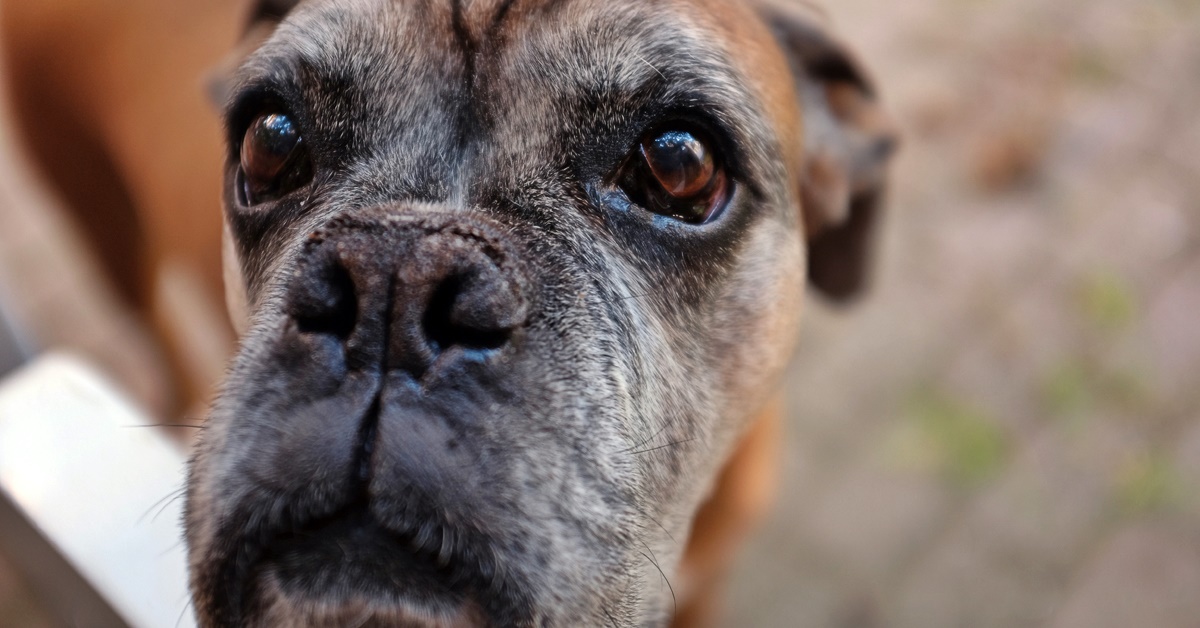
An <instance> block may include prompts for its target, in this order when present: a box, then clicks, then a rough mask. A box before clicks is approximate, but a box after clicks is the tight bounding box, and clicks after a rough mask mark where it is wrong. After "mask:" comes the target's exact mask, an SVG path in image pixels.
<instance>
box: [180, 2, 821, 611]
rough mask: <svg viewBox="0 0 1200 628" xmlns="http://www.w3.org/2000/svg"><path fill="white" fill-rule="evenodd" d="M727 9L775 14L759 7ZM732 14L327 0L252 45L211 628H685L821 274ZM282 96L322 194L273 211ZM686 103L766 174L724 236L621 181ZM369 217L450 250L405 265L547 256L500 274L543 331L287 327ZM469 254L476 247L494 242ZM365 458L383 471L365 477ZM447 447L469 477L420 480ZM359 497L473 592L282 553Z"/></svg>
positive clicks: (195, 476) (201, 485)
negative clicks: (751, 425) (272, 160)
mask: <svg viewBox="0 0 1200 628" xmlns="http://www.w3.org/2000/svg"><path fill="white" fill-rule="evenodd" d="M286 4H287V3H281V2H271V3H269V7H268V10H264V11H263V12H261V13H262V15H265V16H267V17H269V18H271V19H277V18H279V17H280V16H282V15H284V13H285V12H286V11H285V9H286V7H285V5H286ZM711 4H712V5H713V6H721V7H723V9H722V10H723V11H725V12H726V14H728V15H736V16H738V19H744V20H753V19H758V18H757V17H756V15H755V13H754V12H753V11H752V10H751V9H748V8H746V7H745V6H742V3H740V2H737V1H736V0H728V1H727V2H725V1H720V2H714V3H711ZM708 6H709V4H708V3H703V4H702V3H699V2H644V1H642V0H623V1H616V2H614V1H610V0H604V1H599V0H594V1H588V0H557V1H556V0H546V1H544V2H536V1H532V0H530V1H517V2H512V1H509V2H487V1H484V0H452V1H447V0H411V1H400V0H349V1H340V2H335V1H333V0H311V1H306V2H302V3H300V4H299V6H296V7H295V8H293V9H292V10H291V11H290V12H288V13H286V17H285V18H283V19H282V21H281V22H280V24H279V26H278V28H277V29H275V31H274V32H273V34H272V35H271V36H270V38H269V40H267V41H266V42H265V43H264V44H263V45H262V46H261V47H260V48H259V49H258V50H257V51H256V52H255V53H253V55H252V56H251V57H250V58H249V59H247V60H246V62H245V63H244V64H243V66H242V67H241V69H240V70H239V72H238V74H237V76H236V77H234V78H233V81H232V86H231V87H230V93H232V94H234V95H235V96H234V98H235V102H233V103H231V105H230V113H229V116H230V118H229V119H230V135H231V137H230V142H231V146H232V148H231V158H230V167H229V168H230V170H229V173H230V174H229V179H230V182H229V184H228V185H227V189H226V217H227V222H228V224H229V226H230V230H231V232H232V234H233V238H234V243H235V249H236V254H237V259H238V261H239V264H240V267H241V269H242V272H243V277H242V278H243V280H244V282H245V286H246V292H247V294H246V295H245V296H246V297H247V302H248V303H249V304H250V312H251V318H250V327H249V329H248V331H247V333H246V334H245V336H244V338H243V344H242V348H241V351H240V353H239V355H238V356H237V358H236V360H235V361H234V363H233V365H232V367H231V369H230V372H229V375H228V378H227V381H226V383H225V385H224V387H223V390H222V392H221V395H220V397H219V399H218V401H217V402H216V404H215V406H214V408H213V410H212V414H211V418H210V419H209V422H208V427H207V429H206V430H205V431H204V436H203V439H202V442H201V445H200V447H199V449H198V451H197V453H196V455H195V457H194V459H193V462H192V466H191V473H190V476H189V485H188V501H187V509H186V510H187V514H186V525H187V541H188V548H189V552H190V557H191V568H192V582H193V593H194V602H195V606H196V609H197V612H198V616H199V618H200V621H201V623H202V624H203V625H206V626H229V625H296V626H299V625H313V626H316V625H343V624H346V623H354V622H358V621H361V623H360V624H359V625H418V624H419V625H426V624H425V623H422V622H427V623H429V625H460V624H472V623H476V622H483V623H490V624H494V625H554V626H581V625H613V624H617V625H622V626H626V625H629V626H633V625H661V624H663V623H664V622H665V621H666V620H667V619H669V617H670V615H671V613H672V610H673V609H672V593H671V591H670V589H669V584H668V583H667V582H665V581H664V579H668V580H669V579H670V577H671V576H672V575H673V574H674V570H675V567H676V564H677V562H678V560H679V558H680V555H681V553H682V551H683V542H684V540H685V539H686V538H687V536H688V530H689V525H690V521H691V518H692V516H693V514H694V513H695V511H696V509H697V507H698V506H699V504H700V503H701V501H702V500H703V499H704V497H705V495H706V493H707V491H708V490H709V488H710V485H711V483H712V481H713V478H714V476H715V474H716V472H717V471H718V470H719V469H720V467H721V465H722V463H723V462H724V461H725V459H726V458H727V456H728V454H729V452H730V451H731V449H732V447H733V446H734V444H735V443H736V440H737V437H738V435H739V434H741V433H742V431H743V429H744V428H745V427H746V425H747V421H748V420H749V419H750V418H751V417H752V416H753V415H754V413H755V412H756V411H758V409H759V407H760V405H761V404H762V403H763V402H764V401H765V400H766V399H767V398H768V396H769V395H770V393H771V392H772V390H773V389H774V387H775V386H776V383H777V380H778V378H779V375H780V373H781V371H782V369H783V367H784V365H785V363H786V361H787V359H788V356H789V355H790V353H791V350H792V345H793V339H794V336H795V330H796V327H797V324H798V320H799V315H800V302H801V296H802V293H803V290H804V278H805V245H804V234H803V225H802V221H801V218H800V214H799V210H798V207H799V197H800V190H799V189H798V188H797V186H796V185H795V182H796V181H798V180H800V178H801V177H800V175H799V173H798V172H795V171H794V168H795V166H790V165H789V163H791V162H790V161H789V159H788V157H787V155H788V154H789V152H790V151H793V150H795V149H796V147H799V146H802V145H803V140H802V138H801V137H796V136H792V134H790V133H789V131H788V130H787V129H786V128H783V127H782V126H781V123H780V121H779V120H778V119H776V118H775V117H772V115H773V114H772V113H771V111H770V110H769V107H768V106H767V105H766V104H765V103H764V102H763V101H762V99H761V94H762V92H763V85H762V83H763V81H776V80H779V78H780V77H779V76H777V75H767V76H756V75H754V74H753V73H752V71H750V70H747V68H746V67H745V65H746V64H745V63H741V62H739V61H738V59H739V55H740V54H742V52H741V51H740V50H738V49H736V48H735V42H733V41H732V40H731V39H730V35H729V34H728V32H726V31H725V30H723V29H722V27H721V25H720V24H719V22H720V19H718V18H717V17H715V16H714V15H708V14H707V13H706V11H707V10H708V9H707V8H706V7H708ZM764 32H766V31H764ZM785 52H786V51H785ZM784 78H788V77H787V76H786V75H785V77H784ZM801 78H803V77H801ZM247 93H254V94H258V96H253V97H250V98H249V99H247V97H246V96H245V94H247ZM264 95H265V96H266V98H267V99H269V100H271V101H272V102H273V103H274V105H275V106H279V105H282V106H285V107H287V108H288V109H289V110H290V111H291V112H292V113H293V114H294V116H295V117H296V118H297V120H298V122H299V124H300V126H301V128H302V130H303V133H304V137H305V141H306V142H308V144H309V147H310V149H311V151H312V154H313V158H314V163H315V165H316V168H315V170H316V178H315V180H314V182H313V184H312V187H311V188H310V189H307V190H305V191H304V192H303V193H300V194H292V195H289V196H287V197H284V198H282V199H280V200H279V201H278V202H273V203H269V204H266V205H264V206H259V207H254V208H250V209H248V210H247V209H245V208H240V207H238V206H237V203H236V202H235V201H234V190H233V187H234V183H233V178H234V176H233V173H234V171H235V168H236V162H237V159H236V147H237V145H238V144H237V143H238V141H239V139H240V137H239V135H238V133H239V128H238V125H239V124H242V123H243V122H242V121H241V119H242V117H244V116H245V115H248V114H247V113H246V112H247V110H248V109H247V108H249V110H253V108H254V107H255V106H256V104H255V102H256V100H255V99H256V98H257V99H259V100H261V99H262V98H263V97H264ZM795 102H796V103H797V104H796V106H797V107H800V104H799V103H800V102H801V99H800V97H799V96H797V97H796V99H795ZM680 112H682V113H681V115H686V116H701V115H702V116H705V117H706V120H707V122H706V123H707V124H711V125H713V126H718V127H719V130H720V133H721V134H722V137H724V138H727V139H728V144H729V145H728V146H727V147H726V148H727V151H729V152H730V153H732V155H731V160H732V161H734V162H735V163H736V176H735V179H736V190H737V191H736V196H735V197H734V198H733V200H732V202H731V204H730V206H729V207H728V209H727V210H726V212H725V214H724V215H723V216H722V217H721V218H719V219H718V220H716V221H714V222H713V223H711V224H706V225H702V226H693V225H686V224H682V223H678V222H675V221H673V220H672V219H668V218H663V217H661V216H654V215H650V214H649V213H647V212H645V211H644V210H641V209H640V208H637V207H634V206H632V205H630V204H629V202H628V201H627V200H623V198H622V197H621V195H619V194H617V193H616V192H615V191H614V190H615V187H614V185H613V181H612V180H611V174H612V172H613V171H614V170H615V169H616V167H617V166H618V165H619V163H620V162H621V160H622V159H623V157H624V155H625V154H626V153H627V152H628V150H629V147H631V146H634V145H635V144H636V142H637V140H638V138H639V137H640V136H641V134H642V133H643V132H644V131H645V129H646V128H647V127H649V126H651V125H653V124H655V123H657V122H659V121H660V120H661V119H662V118H663V117H664V116H670V115H676V114H680ZM239 116H240V117H239ZM347 221H349V223H353V224H356V225H365V226H363V227H362V228H363V229H365V230H367V231H371V230H375V231H377V232H378V233H380V234H384V235H379V236H377V237H378V239H377V240H373V241H378V242H380V243H382V244H385V245H387V247H388V248H387V249H386V250H383V249H381V250H380V251H379V256H380V258H379V259H380V260H383V261H379V260H365V261H363V262H362V263H364V264H366V263H376V262H378V263H379V264H381V265H380V266H379V267H380V268H393V265H394V264H400V265H404V264H410V263H419V260H418V261H416V262H413V261H406V260H405V259H404V258H403V254H402V253H397V252H396V251H406V250H410V249H409V248H406V247H418V246H420V238H421V237H424V236H420V235H414V234H418V233H430V234H442V233H446V232H447V230H449V231H453V232H454V233H459V232H460V231H463V230H466V231H470V232H472V233H486V234H489V235H487V236H486V237H485V238H484V240H487V241H488V242H493V244H494V248H496V247H498V248H497V250H499V249H503V250H504V251H508V253H505V254H504V255H506V256H507V257H506V258H505V259H508V258H511V259H512V260H515V261H513V262H512V263H511V265H509V262H503V263H501V262H495V263H496V264H500V265H501V266H503V268H502V269H501V271H502V272H504V273H508V275H506V276H508V277H509V278H510V280H511V281H512V282H514V285H518V288H514V289H517V290H519V291H521V297H520V298H521V299H523V300H522V301H521V303H522V304H523V305H522V307H526V306H527V307H528V310H529V314H528V319H527V321H525V322H524V323H523V324H522V325H521V326H520V327H519V329H518V330H517V331H516V332H514V335H513V337H512V339H511V341H510V342H509V343H508V344H507V345H505V346H504V347H503V348H502V349H499V350H497V351H493V352H490V353H486V354H484V355H482V357H480V356H476V357H475V358H472V359H470V360H465V361H460V362H454V363H450V364H449V365H446V364H441V365H439V363H435V364H434V365H433V366H431V367H430V368H429V369H428V370H427V371H421V372H418V373H417V374H416V375H414V372H407V371H403V370H391V369H388V368H385V366H384V362H383V361H384V360H386V359H390V358H389V356H387V353H386V351H385V350H384V349H380V348H378V347H374V346H365V347H354V348H345V347H339V346H336V343H334V344H330V342H329V341H328V338H325V337H324V336H321V335H320V334H312V333H306V332H304V331H303V330H302V329H300V328H298V327H297V326H296V324H295V321H294V320H292V318H291V317H289V316H288V314H287V312H288V311H289V310H288V308H289V307H291V306H290V305H289V303H291V302H292V301H293V300H294V299H295V298H296V297H295V294H294V293H295V291H296V290H297V287H296V286H297V285H298V284H297V281H298V280H297V277H299V276H301V275H304V274H305V273H306V272H308V271H306V270H305V268H306V266H305V264H306V263H307V261H306V260H307V259H308V257H307V256H309V255H311V250H312V249H313V247H314V246H316V245H314V244H313V243H314V242H317V241H320V240H321V239H322V238H325V237H334V236H335V235H336V236H337V237H344V236H343V235H339V234H343V233H344V231H345V229H346V227H345V224H349V223H347ZM356 221H357V222H356ZM389 225H390V226H389ZM375 231H372V233H374V232H375ZM331 234H333V235H331ZM372 237H376V236H372ZM430 237H433V236H430ZM438 237H441V236H438ZM447 237H449V236H447ZM458 237H459V236H454V237H449V240H447V241H448V242H451V241H452V242H454V243H457V244H453V246H460V245H461V246H466V247H468V248H469V247H473V246H476V244H472V243H470V242H474V240H471V241H470V242H469V243H468V244H462V241H460V240H459V239H455V238H458ZM481 237H482V236H481ZM481 241H482V240H481ZM363 246H366V245H363ZM446 246H451V245H450V244H447V245H446ZM479 246H483V245H479ZM488 246H492V245H488ZM412 250H417V249H415V248H414V249H412ZM356 251H358V250H357V249H356ZM359 254H361V255H363V256H366V257H371V253H370V252H369V251H368V252H366V253H363V252H361V251H359ZM394 255H399V256H400V258H401V259H399V261H396V260H393V259H392V257H389V256H394ZM489 255H491V254H489ZM497 255H498V254H497ZM510 266H511V267H510ZM372 268H374V267H372ZM380 272H381V276H380V277H381V278H380V281H384V280H385V279H387V277H386V276H385V275H387V273H388V272H391V271H388V270H384V271H380ZM372 285H374V284H372ZM379 285H383V284H382V283H381V284H379ZM389 285H390V284H389ZM359 288H360V289H361V286H360V287H359ZM381 289H382V288H381ZM388 289H389V290H390V288H388ZM368 297H371V295H367V296H363V297H361V298H363V299H367V298H368ZM385 338H386V336H385ZM347 347H349V345H347ZM391 357H394V356H391ZM373 404H377V407H378V409H377V411H375V415H374V416H377V418H376V419H375V421H377V426H376V427H373V428H371V430H370V431H367V432H366V434H367V436H366V438H367V439H368V440H369V443H366V445H369V447H368V451H371V452H372V453H369V454H364V453H363V447H364V442H363V438H364V431H363V429H362V425H361V424H362V422H363V420H364V419H363V417H365V416H367V415H368V414H370V413H371V412H372V409H371V408H372V406H373ZM364 455H366V458H365V460H366V463H365V464H367V465H368V466H369V467H370V473H368V474H366V475H364V476H362V477H360V478H358V479H356V478H355V476H354V473H353V472H352V471H351V469H353V468H355V465H357V464H361V463H362V460H364V458H363V456H364ZM425 456H429V457H430V458H431V460H433V465H434V466H435V467H437V468H435V469H434V470H432V471H431V470H429V468H426V467H421V466H419V463H420V462H421V461H422V460H424V458H425ZM438 465H443V466H438ZM427 475H429V476H430V477H426V476H427ZM352 494H357V495H362V496H366V497H364V498H363V499H368V502H363V503H359V502H355V503H356V504H357V505H355V506H354V508H359V509H361V510H362V513H364V514H363V516H365V517H370V518H373V520H374V521H375V522H376V523H377V524H378V525H379V526H381V527H382V528H384V529H386V530H388V531H389V532H395V533H397V534H401V535H403V536H404V537H405V538H412V539H415V540H413V541H412V542H413V544H414V545H419V546H425V547H427V548H431V549H430V551H431V552H432V553H433V554H437V555H438V558H439V559H441V560H444V561H445V562H448V563H450V566H449V567H447V571H446V572H445V573H444V574H442V575H438V576H430V578H433V579H434V580H436V581H437V582H450V583H452V584H453V587H452V588H454V589H455V590H454V591H452V592H450V593H445V594H437V595H426V594H425V593H420V594H409V593H408V592H407V591H405V590H404V589H403V587H391V586H388V585H387V584H386V583H384V582H381V581H380V579H379V577H378V576H379V575H380V574H381V573H382V574H383V575H384V576H390V577H392V578H393V580H395V579H396V578H401V579H403V578H407V577H408V576H407V575H406V574H403V573H399V574H396V573H389V572H387V570H386V568H384V569H383V570H382V571H379V572H374V573H373V574H368V575H365V576H362V575H355V574H354V573H351V572H353V571H354V567H353V562H354V560H356V559H355V558H353V557H351V558H347V559H346V561H349V562H345V561H343V563H338V564H336V565H321V564H311V565H310V564H308V563H304V562H303V561H302V562H301V563H300V564H298V565H294V564H289V563H288V560H289V559H288V558H287V557H286V556H285V557H283V558H281V557H280V556H278V555H272V554H271V552H272V551H273V550H272V549H271V548H272V547H277V546H278V544H279V543H281V542H282V541H280V537H281V535H286V534H288V533H290V532H291V531H293V530H294V529H304V530H307V529H309V527H310V526H312V525H316V524H314V523H313V522H322V521H325V520H326V519H327V518H330V517H335V516H336V515H337V513H339V512H342V511H344V510H346V509H347V508H349V507H351V506H350V504H348V501H350V500H352V497H350V496H351V495H352ZM426 537H428V538H426ZM432 546H437V547H432ZM351 551H352V552H357V551H359V550H357V549H353V548H352V549H351ZM354 557H360V558H362V559H363V560H366V559H369V558H370V556H369V555H367V556H359V554H354ZM447 574H448V575H447ZM441 578H444V580H440V579H441ZM385 579H386V578H385ZM414 609H415V610H414ZM437 617H440V618H441V619H437V620H436V621H434V619H435V618H437ZM438 622H441V623H438Z"/></svg>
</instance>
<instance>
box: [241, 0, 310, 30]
mask: <svg viewBox="0 0 1200 628" xmlns="http://www.w3.org/2000/svg"><path fill="white" fill-rule="evenodd" d="M297 4H300V0H254V2H253V3H252V7H251V11H250V20H249V22H248V24H249V25H250V26H249V27H250V29H253V28H254V27H255V26H256V25H258V24H261V23H263V22H266V23H268V24H278V23H279V22H280V21H282V20H283V18H284V17H287V14H288V13H290V12H291V10H292V9H293V8H295V6H296V5H297Z"/></svg>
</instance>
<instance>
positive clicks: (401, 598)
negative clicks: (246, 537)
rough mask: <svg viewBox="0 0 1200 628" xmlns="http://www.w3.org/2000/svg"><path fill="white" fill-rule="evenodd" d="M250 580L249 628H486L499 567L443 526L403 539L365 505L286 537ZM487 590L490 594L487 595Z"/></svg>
mask: <svg viewBox="0 0 1200 628" xmlns="http://www.w3.org/2000/svg"><path fill="white" fill-rule="evenodd" d="M261 556H262V558H261V559H260V561H258V563H257V566H256V567H255V568H254V569H252V570H251V571H250V573H249V578H248V580H249V581H248V583H247V589H248V590H249V592H250V593H251V595H250V597H249V598H248V605H247V608H246V609H244V612H245V615H246V617H247V619H248V620H249V621H248V623H250V624H262V625H283V624H287V625H295V626H308V625H312V626H326V625H329V626H332V625H363V626H438V627H442V626H446V627H449V626H464V627H465V626H485V625H489V624H491V623H493V622H491V621H488V620H487V619H486V616H487V611H486V610H485V607H486V606H491V605H492V604H493V603H494V601H495V600H494V599H493V600H489V599H487V598H486V596H488V595H489V593H488V590H498V589H499V588H500V586H499V583H498V582H495V581H494V580H492V581H490V582H489V580H490V578H489V576H493V575H494V571H492V565H491V564H489V563H488V561H485V560H479V559H478V558H476V557H474V556H472V555H471V553H470V552H468V551H465V550H464V549H461V548H458V547H456V546H455V539H454V533H453V532H452V531H450V530H449V529H446V528H443V527H439V526H432V525H428V526H414V527H412V528H407V529H404V530H403V531H401V532H396V531H394V530H393V529H389V527H385V526H384V525H382V524H381V523H379V522H378V520H377V519H376V518H375V517H374V515H372V514H371V512H370V511H369V509H368V508H367V507H366V504H365V503H358V504H354V505H352V506H350V507H348V508H347V509H345V510H343V511H341V512H339V513H338V514H336V515H333V516H331V517H326V518H322V519H320V520H316V521H313V522H310V523H308V524H306V525H303V526H301V527H299V528H296V529H291V530H288V531H286V532H283V533H280V534H278V535H277V536H276V537H275V538H274V539H273V540H271V541H270V542H268V543H267V545H266V546H265V547H264V548H263V550H262V554H261ZM481 587H483V588H481Z"/></svg>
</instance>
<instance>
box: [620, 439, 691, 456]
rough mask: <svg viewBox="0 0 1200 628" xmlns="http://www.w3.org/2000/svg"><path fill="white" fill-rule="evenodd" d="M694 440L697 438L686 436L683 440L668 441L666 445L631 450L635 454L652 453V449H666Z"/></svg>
mask: <svg viewBox="0 0 1200 628" xmlns="http://www.w3.org/2000/svg"><path fill="white" fill-rule="evenodd" d="M694 440H696V439H694V438H684V439H682V440H674V441H671V442H669V443H667V444H665V445H659V446H657V447H650V448H649V449H639V450H637V451H633V452H630V453H632V454H633V455H635V456H636V455H639V454H646V453H650V452H652V451H658V450H659V449H666V448H668V447H678V446H679V445H682V444H684V443H690V442H692V441H694Z"/></svg>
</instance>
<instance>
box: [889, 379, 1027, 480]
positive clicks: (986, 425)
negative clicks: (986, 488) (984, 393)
mask: <svg viewBox="0 0 1200 628" xmlns="http://www.w3.org/2000/svg"><path fill="white" fill-rule="evenodd" d="M896 445H897V452H898V453H899V454H900V455H901V456H902V457H903V458H904V459H905V460H906V461H907V462H908V463H910V464H913V465H915V466H919V467H922V468H926V469H929V470H932V471H935V472H937V473H939V474H941V475H942V476H943V477H944V478H945V479H946V480H947V481H948V482H949V483H951V484H952V485H954V486H955V487H957V488H961V489H967V490H970V489H973V488H976V487H978V486H980V485H982V484H984V483H986V482H987V481H988V480H990V479H992V478H993V477H994V476H995V475H996V474H997V473H998V472H999V471H1000V470H1001V469H1003V467H1004V464H1005V462H1006V461H1007V458H1008V452H1009V439H1008V437H1007V435H1006V434H1005V433H1004V431H1003V430H1002V429H1001V428H1000V427H999V425H997V423H996V421H995V420H994V419H993V418H992V417H990V416H989V415H988V414H987V413H986V412H984V411H983V410H982V409H980V408H978V407H976V406H975V405H973V404H971V403H969V402H967V401H966V400H963V399H957V398H955V397H952V396H950V395H948V394H945V393H941V392H936V391H922V392H919V393H917V394H915V395H913V397H912V399H911V401H910V402H909V403H908V404H907V407H906V408H905V421H904V423H903V424H902V426H901V428H900V432H899V434H898V438H897V440H896Z"/></svg>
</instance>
